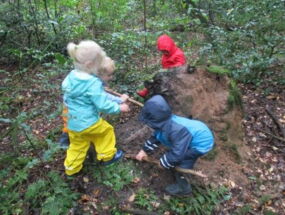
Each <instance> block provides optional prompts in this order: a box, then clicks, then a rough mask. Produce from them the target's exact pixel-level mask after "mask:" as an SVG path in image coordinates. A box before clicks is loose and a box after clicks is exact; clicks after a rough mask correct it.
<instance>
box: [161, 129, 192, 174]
mask: <svg viewBox="0 0 285 215" xmlns="http://www.w3.org/2000/svg"><path fill="white" fill-rule="evenodd" d="M191 140H192V135H191V133H190V132H189V131H188V130H187V129H186V128H183V129H180V130H177V131H173V132H172V133H170V135H169V141H170V142H171V143H172V147H171V148H170V150H169V151H168V152H166V153H165V154H164V155H163V156H162V157H161V158H160V165H161V166H163V167H164V168H166V169H169V168H173V167H175V166H176V165H178V164H179V162H181V161H182V160H183V159H184V156H185V153H186V151H187V150H188V148H189V144H190V142H191Z"/></svg>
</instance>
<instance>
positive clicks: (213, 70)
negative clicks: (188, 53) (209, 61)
mask: <svg viewBox="0 0 285 215" xmlns="http://www.w3.org/2000/svg"><path fill="white" fill-rule="evenodd" d="M207 71H208V72H211V73H214V74H217V75H221V76H223V75H229V74H230V71H229V70H227V69H225V68H223V67H221V66H215V65H211V66H209V67H207Z"/></svg>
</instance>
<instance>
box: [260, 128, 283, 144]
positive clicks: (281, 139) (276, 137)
mask: <svg viewBox="0 0 285 215" xmlns="http://www.w3.org/2000/svg"><path fill="white" fill-rule="evenodd" d="M257 130H258V131H260V132H262V133H264V134H267V135H270V136H271V137H274V138H275V139H277V140H280V141H282V142H284V143H285V139H284V138H282V137H278V136H276V135H274V134H271V133H269V132H267V131H264V130H262V129H257Z"/></svg>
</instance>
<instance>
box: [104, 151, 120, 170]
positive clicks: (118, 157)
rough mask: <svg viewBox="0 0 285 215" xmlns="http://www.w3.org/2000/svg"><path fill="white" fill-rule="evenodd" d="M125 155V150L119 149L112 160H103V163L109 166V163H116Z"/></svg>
mask: <svg viewBox="0 0 285 215" xmlns="http://www.w3.org/2000/svg"><path fill="white" fill-rule="evenodd" d="M123 156H124V152H123V151H122V150H120V149H119V150H118V151H117V152H116V154H115V155H114V157H113V158H112V159H111V160H109V161H106V162H102V165H103V166H108V165H110V164H112V163H115V162H116V161H118V160H120V159H121V158H122V157H123Z"/></svg>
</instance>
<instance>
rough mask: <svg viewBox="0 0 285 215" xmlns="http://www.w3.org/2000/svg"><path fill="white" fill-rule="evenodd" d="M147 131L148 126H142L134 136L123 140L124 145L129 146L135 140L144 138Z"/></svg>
mask: <svg viewBox="0 0 285 215" xmlns="http://www.w3.org/2000/svg"><path fill="white" fill-rule="evenodd" d="M149 130H150V128H149V127H148V126H143V127H142V128H141V129H140V130H138V131H136V132H135V133H134V134H132V135H131V136H129V137H128V138H127V139H125V140H124V144H129V143H130V142H132V141H134V140H135V139H137V138H139V137H143V136H145V135H146V134H147V132H148V131H149Z"/></svg>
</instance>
